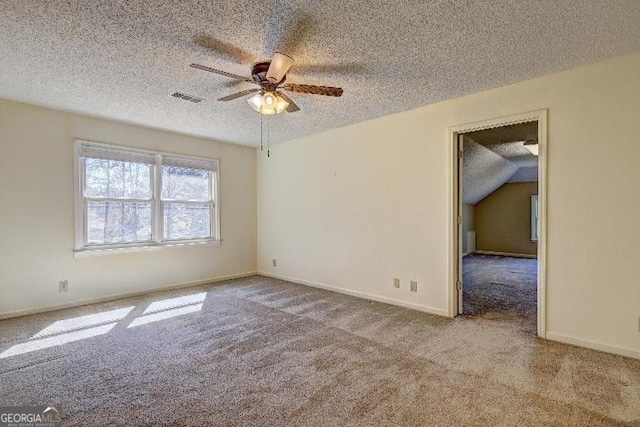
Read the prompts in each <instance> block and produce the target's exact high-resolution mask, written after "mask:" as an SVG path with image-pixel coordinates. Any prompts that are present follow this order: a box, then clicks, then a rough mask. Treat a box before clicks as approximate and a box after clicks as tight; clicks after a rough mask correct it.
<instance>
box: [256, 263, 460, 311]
mask: <svg viewBox="0 0 640 427" xmlns="http://www.w3.org/2000/svg"><path fill="white" fill-rule="evenodd" d="M257 274H258V275H260V276H265V277H271V278H274V279H280V280H286V281H287V282H293V283H298V284H300V285H305V286H311V287H313V288H320V289H325V290H327V291H333V292H337V293H339V294H344V295H350V296H352V297H358V298H362V299H366V300H371V301H377V302H381V303H385V304H391V305H397V306H400V307H405V308H410V309H412V310H418V311H422V312H425V313H429V314H435V315H436V316H444V317H448V316H449V313H448V312H447V310H443V309H440V308H435V307H429V306H427V305H422V304H415V303H412V302H406V301H402V300H397V299H393V298H387V297H383V296H379V295H375V294H370V293H368V292H359V291H352V290H350V289H345V288H340V287H338V286H333V285H327V284H324V283H318V282H311V281H309V280H304V279H298V278H295V277H290V276H285V275H282V274H274V273H268V272H265V271H258V273H257Z"/></svg>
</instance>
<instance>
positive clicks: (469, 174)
mask: <svg viewBox="0 0 640 427" xmlns="http://www.w3.org/2000/svg"><path fill="white" fill-rule="evenodd" d="M537 139H538V123H537V122H530V123H522V124H518V125H511V126H502V127H497V128H493V129H486V130H482V131H477V132H471V133H467V134H465V135H464V140H463V141H464V142H463V144H464V157H463V192H462V199H463V202H464V203H468V204H472V205H475V204H476V203H478V202H479V201H480V200H482V199H484V198H485V197H487V196H488V195H489V194H491V193H493V192H494V191H496V190H497V189H498V188H500V187H502V186H503V185H504V184H506V183H510V182H534V181H537V180H538V158H537V157H536V156H534V155H533V154H531V152H529V151H528V150H527V149H526V148H524V144H523V141H532V140H537Z"/></svg>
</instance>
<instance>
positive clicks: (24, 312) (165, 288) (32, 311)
mask: <svg viewBox="0 0 640 427" xmlns="http://www.w3.org/2000/svg"><path fill="white" fill-rule="evenodd" d="M256 274H257V273H256V272H255V271H249V272H246V273H238V274H229V275H227V276H218V277H212V278H209V279H201V280H192V281H189V282H182V283H175V284H172V285H164V286H158V287H155V288H150V289H145V290H143V291H134V292H125V293H121V294H114V295H108V296H104V297H98V298H89V299H84V300H80V301H72V302H65V303H62V304H54V305H46V306H41V307H35V308H25V309H22V310H15V311H6V312H4V313H0V320H4V319H10V318H12V317H20V316H27V315H30V314H38V313H46V312H49V311H55V310H63V309H65V308H72V307H79V306H81V305H88V304H97V303H101V302H107V301H114V300H118V299H123V298H132V297H137V296H140V295H146V294H151V293H154V292H160V291H170V290H173V289H182V288H191V287H195V286H200V285H206V284H209V283H211V284H214V283H218V282H224V281H225V280H232V279H240V278H243V277H250V276H255V275H256Z"/></svg>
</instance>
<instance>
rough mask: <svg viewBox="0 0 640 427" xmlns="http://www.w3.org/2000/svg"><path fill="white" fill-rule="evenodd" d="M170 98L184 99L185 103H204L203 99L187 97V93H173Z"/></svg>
mask: <svg viewBox="0 0 640 427" xmlns="http://www.w3.org/2000/svg"><path fill="white" fill-rule="evenodd" d="M170 96H173V97H174V98H180V99H184V100H185V101H189V102H193V103H194V104H197V103H199V102H202V101H204V99H203V98H198V97H197V96H193V95H187V94H186V93H182V92H173V93H172V94H171V95H170Z"/></svg>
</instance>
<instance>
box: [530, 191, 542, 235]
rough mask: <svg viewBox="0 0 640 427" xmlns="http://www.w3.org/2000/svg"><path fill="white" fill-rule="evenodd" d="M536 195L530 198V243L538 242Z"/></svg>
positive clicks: (538, 220) (538, 225) (538, 223)
mask: <svg viewBox="0 0 640 427" xmlns="http://www.w3.org/2000/svg"><path fill="white" fill-rule="evenodd" d="M538 214H539V209H538V195H537V194H533V195H532V196H531V241H532V242H537V241H538V228H539V227H540V219H539V217H538Z"/></svg>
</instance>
